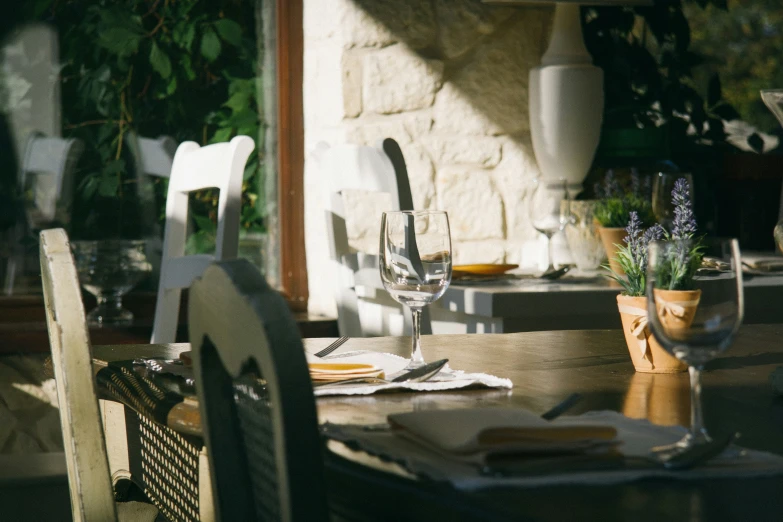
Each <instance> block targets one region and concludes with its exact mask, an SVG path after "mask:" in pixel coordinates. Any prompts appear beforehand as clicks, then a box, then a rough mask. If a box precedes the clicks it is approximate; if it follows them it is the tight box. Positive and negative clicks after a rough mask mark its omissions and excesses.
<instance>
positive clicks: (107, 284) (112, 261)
mask: <svg viewBox="0 0 783 522" xmlns="http://www.w3.org/2000/svg"><path fill="white" fill-rule="evenodd" d="M145 245H146V241H143V240H124V239H110V240H104V241H73V242H72V243H71V248H72V250H73V254H74V258H75V261H76V270H77V272H78V273H79V281H80V282H81V284H82V286H83V287H84V288H85V289H86V290H87V291H88V292H90V293H91V294H92V295H94V296H95V299H96V300H97V301H98V306H97V307H95V309H94V310H92V311H91V312H90V313H88V314H87V322H88V323H89V324H90V325H93V326H126V325H130V324H131V323H132V322H133V313H132V312H131V311H130V310H126V309H125V308H123V307H122V296H123V295H125V294H126V293H128V292H129V291H130V290H131V289H132V288H133V287H134V286H136V285H137V284H138V283H139V282H141V280H142V279H144V278H145V277H146V276H147V275H148V274H149V273H150V271H151V270H152V266H151V265H150V264H149V262H147V258H146V256H145V254H144V247H145Z"/></svg>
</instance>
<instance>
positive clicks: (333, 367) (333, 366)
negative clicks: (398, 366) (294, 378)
mask: <svg viewBox="0 0 783 522" xmlns="http://www.w3.org/2000/svg"><path fill="white" fill-rule="evenodd" d="M307 366H308V367H309V368H310V371H316V372H346V371H354V372H355V371H357V370H365V371H367V370H372V369H373V368H374V366H373V365H372V364H345V363H310V364H308V365H307Z"/></svg>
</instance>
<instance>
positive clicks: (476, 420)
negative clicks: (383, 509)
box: [389, 408, 617, 464]
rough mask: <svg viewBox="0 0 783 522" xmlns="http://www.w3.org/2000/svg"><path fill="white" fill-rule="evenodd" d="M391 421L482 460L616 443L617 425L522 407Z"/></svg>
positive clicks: (445, 450) (442, 448)
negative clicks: (552, 416) (579, 420)
mask: <svg viewBox="0 0 783 522" xmlns="http://www.w3.org/2000/svg"><path fill="white" fill-rule="evenodd" d="M389 425H390V426H391V428H392V432H393V433H395V434H396V435H399V436H402V437H405V438H407V439H409V440H412V441H414V442H416V443H418V444H422V445H424V446H426V447H427V448H429V449H432V450H434V451H436V452H438V453H440V454H441V455H443V456H445V457H447V458H452V459H456V460H460V461H464V462H476V463H483V464H486V463H488V462H490V461H497V459H499V458H501V457H502V458H506V457H513V456H517V455H527V456H535V455H541V454H546V455H551V454H560V453H582V452H587V451H589V452H596V451H602V450H608V449H609V448H611V447H612V446H614V445H615V444H616V442H617V440H616V437H617V430H616V429H615V428H614V427H612V426H609V425H605V424H604V425H602V424H601V423H595V424H581V423H577V424H574V423H573V422H568V420H567V418H566V419H565V420H562V419H556V420H554V421H547V420H544V419H542V418H541V417H540V416H538V415H536V414H535V413H532V412H529V411H526V410H523V409H519V408H470V409H457V410H425V411H414V412H408V413H400V414H395V415H390V416H389Z"/></svg>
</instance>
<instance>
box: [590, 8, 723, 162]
mask: <svg viewBox="0 0 783 522" xmlns="http://www.w3.org/2000/svg"><path fill="white" fill-rule="evenodd" d="M691 1H693V0H691ZM682 4H683V2H682V1H681V0H661V1H657V2H655V3H654V5H652V6H649V7H636V8H631V7H594V8H589V9H588V10H586V11H585V14H586V16H585V24H584V33H585V42H586V44H587V47H588V50H589V51H590V53H591V54H592V56H593V58H594V62H595V64H596V65H598V66H599V67H601V68H602V69H603V70H604V74H605V81H604V89H605V107H604V127H605V128H617V129H622V128H649V127H661V126H665V128H667V129H668V135H669V143H670V147H671V155H672V159H674V160H675V161H677V162H678V163H679V162H681V161H683V160H687V159H688V158H690V157H693V155H694V148H695V147H704V146H721V145H722V144H724V143H725V139H726V133H725V132H724V128H723V122H722V119H723V120H731V119H733V118H734V117H736V111H735V110H734V109H733V108H732V107H731V105H729V103H727V101H726V100H724V99H723V97H722V91H721V89H720V82H719V80H718V78H717V76H715V77H714V79H713V80H712V82H711V87H710V88H708V89H707V91H708V92H705V93H701V92H699V88H698V85H697V83H696V82H695V80H694V70H695V69H696V68H698V67H699V66H700V65H702V64H703V63H704V61H705V58H704V56H702V55H700V54H698V53H696V52H694V51H693V50H692V49H691V47H690V43H691V30H690V26H689V24H688V20H687V19H686V17H685V14H684V13H683V5H682ZM696 4H698V6H699V7H700V8H705V7H708V6H713V9H714V8H721V9H725V8H726V0H697V1H696ZM705 97H706V99H705Z"/></svg>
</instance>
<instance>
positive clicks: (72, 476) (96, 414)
mask: <svg viewBox="0 0 783 522" xmlns="http://www.w3.org/2000/svg"><path fill="white" fill-rule="evenodd" d="M40 248H41V276H42V278H43V289H44V302H45V305H46V322H47V326H48V328H49V342H50V345H51V350H52V363H53V366H54V375H55V382H56V384H57V398H58V402H59V407H60V424H61V426H62V433H63V446H64V449H65V457H66V467H67V470H68V483H69V488H70V492H71V510H72V513H73V519H74V520H75V521H77V522H82V521H84V522H92V521H95V522H101V521H111V520H155V518H156V517H157V513H158V510H157V508H156V507H155V506H152V505H151V504H145V503H139V502H127V503H115V501H114V492H113V490H112V483H111V475H110V473H109V462H108V457H107V453H106V443H105V440H104V436H103V430H102V425H103V424H102V422H101V415H100V411H99V408H98V398H97V395H96V392H95V381H94V379H93V369H92V354H91V347H90V340H89V332H88V330H87V321H86V319H85V316H84V305H83V304H82V294H81V290H80V287H79V278H78V276H77V273H76V265H75V263H74V260H73V255H72V254H71V247H70V244H69V243H68V236H67V235H66V234H65V231H64V230H62V229H53V230H45V231H43V232H41V243H40Z"/></svg>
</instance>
